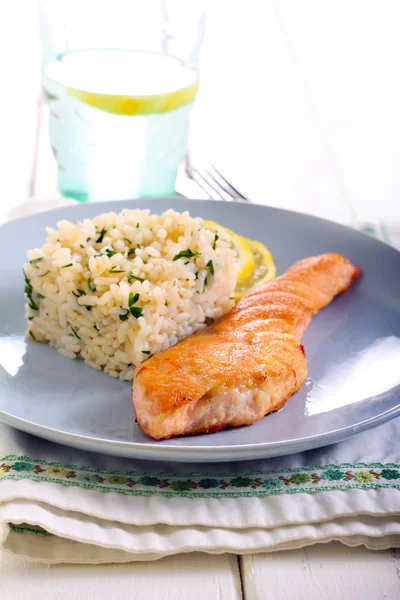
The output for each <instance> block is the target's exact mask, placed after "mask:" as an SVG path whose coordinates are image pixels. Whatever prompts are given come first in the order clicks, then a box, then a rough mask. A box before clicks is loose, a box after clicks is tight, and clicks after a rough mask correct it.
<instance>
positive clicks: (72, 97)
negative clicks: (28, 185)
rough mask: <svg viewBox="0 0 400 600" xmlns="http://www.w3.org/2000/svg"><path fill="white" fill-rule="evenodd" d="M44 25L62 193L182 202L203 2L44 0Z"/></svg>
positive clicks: (46, 74) (52, 137)
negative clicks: (180, 173) (177, 193)
mask: <svg viewBox="0 0 400 600" xmlns="http://www.w3.org/2000/svg"><path fill="white" fill-rule="evenodd" d="M55 6H56V7H57V9H56V10H55ZM40 16H41V38H42V44H43V51H44V52H43V54H44V59H43V88H44V93H45V97H46V100H47V103H48V107H49V129H50V141H51V145H52V149H53V153H54V156H55V158H56V160H57V164H58V181H59V188H60V191H61V193H62V194H63V195H64V196H68V197H71V198H75V199H76V200H79V201H81V202H86V201H99V200H100V201H101V200H110V199H129V198H135V197H145V196H171V195H173V194H174V190H175V181H176V176H177V170H178V166H179V164H180V163H181V162H182V160H183V159H184V157H185V154H186V150H187V143H188V134H189V115H190V111H191V108H192V105H193V102H194V100H195V97H196V93H197V88H198V54H199V50H200V47H201V42H202V39H203V34H204V7H203V5H202V3H201V2H197V1H196V0H190V2H187V1H186V0H147V1H146V2H144V3H143V2H136V1H135V0H114V2H113V3H108V2H107V3H104V4H103V3H99V2H92V1H91V0H85V2H79V3H78V2H74V0H69V1H66V2H64V1H63V0H47V1H45V0H42V2H41V15H40ZM128 24H129V26H128Z"/></svg>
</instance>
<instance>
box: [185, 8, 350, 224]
mask: <svg viewBox="0 0 400 600" xmlns="http://www.w3.org/2000/svg"><path fill="white" fill-rule="evenodd" d="M251 6H252V8H251V9H249V10H245V9H244V7H243V4H242V3H241V2H230V3H229V5H227V4H226V2H213V3H210V5H209V12H208V20H207V31H206V38H205V42H204V48H203V52H202V59H201V79H200V91H199V97H198V101H197V104H196V105H195V108H194V111H193V121H192V132H191V148H192V149H193V152H194V153H195V151H196V150H197V152H198V154H199V155H201V156H199V158H198V160H199V161H200V160H201V159H204V158H206V159H207V160H208V161H210V162H215V163H216V165H217V167H218V168H219V169H220V170H221V171H222V172H223V173H224V174H225V176H226V177H227V178H228V179H230V180H231V181H232V182H233V183H234V185H236V187H238V188H239V189H240V190H241V191H242V192H243V193H244V194H246V195H247V196H249V197H250V198H251V199H253V200H254V201H255V202H260V203H265V204H271V205H274V206H279V207H282V208H288V209H293V210H299V211H302V212H308V213H312V214H316V215H319V216H323V217H326V218H330V219H334V220H336V221H340V222H349V221H350V219H351V215H350V211H349V208H348V205H347V204H346V202H345V200H344V198H343V190H342V188H341V186H340V182H339V181H338V179H337V177H336V173H335V172H334V170H333V168H332V164H331V161H330V156H329V154H328V153H327V150H326V148H325V146H324V143H323V140H322V139H321V136H320V133H319V130H318V128H317V127H316V124H315V119H314V115H313V112H312V110H311V107H310V105H309V98H308V97H307V96H306V94H305V91H304V88H303V86H302V82H301V79H300V78H299V74H298V72H297V71H296V68H295V66H294V65H293V62H292V57H291V55H290V52H289V49H288V47H287V44H286V40H285V38H284V36H283V34H282V31H281V29H280V26H279V23H278V21H277V19H276V15H275V13H274V10H273V6H272V4H271V0H268V1H265V2H257V3H256V2H253V3H251ZM299 10H300V7H299ZM195 158H196V156H194V159H195Z"/></svg>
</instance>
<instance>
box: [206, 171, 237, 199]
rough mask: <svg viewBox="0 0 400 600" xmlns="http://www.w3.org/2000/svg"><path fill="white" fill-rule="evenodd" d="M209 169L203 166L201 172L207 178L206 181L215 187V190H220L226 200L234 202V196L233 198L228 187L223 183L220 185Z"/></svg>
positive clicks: (233, 195)
mask: <svg viewBox="0 0 400 600" xmlns="http://www.w3.org/2000/svg"><path fill="white" fill-rule="evenodd" d="M209 167H210V165H205V166H204V167H203V172H204V174H205V176H206V177H207V180H208V181H211V182H212V183H213V185H214V186H217V188H218V189H219V190H221V192H223V193H224V194H226V196H227V199H228V200H235V199H236V196H235V194H232V191H231V190H230V189H229V186H227V185H226V184H225V183H221V181H219V180H218V179H217V178H216V177H215V175H214V174H213V172H212V171H211V170H210V168H209Z"/></svg>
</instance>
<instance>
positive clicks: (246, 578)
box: [241, 542, 400, 600]
mask: <svg viewBox="0 0 400 600" xmlns="http://www.w3.org/2000/svg"><path fill="white" fill-rule="evenodd" d="M241 561H242V576H243V592H244V597H245V598H246V600H292V599H293V598H296V600H309V599H310V598H312V599H313V600H340V599H345V598H362V599H363V600H378V599H381V598H385V599H386V600H398V598H399V597H400V551H399V550H387V551H380V552H375V551H371V550H367V549H366V548H365V547H363V546H360V547H357V548H348V547H347V546H344V545H343V544H340V543H338V542H333V543H331V544H327V545H321V544H318V545H315V546H310V547H308V548H303V549H301V550H292V551H288V552H276V553H271V554H255V555H251V556H243V557H242V559H241Z"/></svg>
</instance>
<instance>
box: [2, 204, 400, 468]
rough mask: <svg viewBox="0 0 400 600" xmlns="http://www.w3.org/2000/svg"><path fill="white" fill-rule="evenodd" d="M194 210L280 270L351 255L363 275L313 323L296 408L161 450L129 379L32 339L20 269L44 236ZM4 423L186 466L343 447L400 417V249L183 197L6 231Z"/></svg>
mask: <svg viewBox="0 0 400 600" xmlns="http://www.w3.org/2000/svg"><path fill="white" fill-rule="evenodd" d="M170 206H172V207H173V208H174V209H176V210H179V211H182V210H190V212H191V214H192V215H194V216H202V217H204V218H206V219H212V220H214V221H217V222H219V223H222V224H224V225H226V226H227V227H229V228H231V229H233V230H234V231H237V232H239V233H241V234H243V235H245V236H247V237H251V238H254V239H258V240H261V241H262V242H265V243H266V244H267V245H268V247H269V248H270V250H271V251H272V253H273V255H274V257H275V259H276V264H277V269H278V273H283V272H284V271H285V270H286V269H287V268H288V267H289V266H290V265H291V264H293V263H294V262H296V261H297V260H299V259H300V258H303V257H306V256H311V255H313V254H320V253H324V252H328V251H334V252H340V253H342V254H344V255H346V256H347V257H348V258H350V259H351V260H352V261H353V262H354V263H355V264H358V265H360V266H361V267H362V268H363V272H364V274H363V277H362V278H361V280H360V281H359V282H358V283H357V284H356V285H355V286H353V288H352V289H351V290H350V291H349V292H347V293H346V294H343V295H342V296H340V297H338V298H337V299H336V300H335V301H334V302H333V303H332V304H331V305H330V306H329V307H328V308H326V309H325V310H324V311H322V312H321V313H320V314H319V315H318V316H317V317H315V318H314V320H313V321H312V323H311V325H310V327H309V329H308V330H307V332H306V335H305V337H304V340H303V342H304V345H305V349H306V353H307V359H308V367H309V379H308V381H307V383H306V385H304V386H303V388H302V389H301V390H300V392H298V393H297V394H296V395H295V396H293V397H292V398H291V399H290V400H289V402H288V403H287V404H286V406H285V407H284V408H283V409H282V410H280V411H279V412H277V413H274V414H271V415H269V416H267V417H265V418H264V419H262V420H261V421H259V422H258V423H255V424H254V425H252V426H251V427H241V428H238V429H233V430H227V431H223V432H220V433H215V434H212V435H199V436H194V437H182V438H176V439H172V440H168V441H164V442H154V441H153V440H151V439H150V438H148V437H146V436H145V435H144V434H143V433H142V432H141V431H140V429H139V427H138V425H137V424H136V423H135V415H134V411H133V408H132V402H131V390H130V384H129V383H123V382H120V381H116V380H115V379H112V378H110V377H108V376H107V375H104V373H99V372H97V371H94V370H92V369H91V368H90V367H87V366H85V364H84V363H83V362H82V361H71V360H68V359H66V358H63V357H62V356H61V355H60V354H59V353H58V352H56V351H55V350H52V349H51V348H49V347H47V346H45V345H39V344H36V343H35V342H30V341H26V340H25V339H24V336H23V333H24V297H23V287H24V286H23V279H22V273H21V267H22V264H23V262H24V261H25V255H26V251H27V250H28V249H29V248H33V247H37V246H39V247H40V246H42V244H43V240H44V228H45V226H47V225H50V226H52V225H55V223H56V221H58V220H59V219H60V218H67V219H70V220H72V221H75V220H80V219H83V218H85V217H94V216H95V215H96V214H98V213H100V212H103V211H109V210H117V211H118V210H121V209H122V208H125V207H129V208H134V207H149V208H151V210H152V211H153V212H156V213H157V212H162V211H164V210H165V209H166V208H168V207H170ZM0 256H1V263H0V281H1V282H2V284H1V292H0V306H1V311H0V336H1V337H0V420H2V421H4V422H5V423H6V424H8V425H11V426H13V427H16V428H18V429H21V430H23V431H27V432H29V433H33V434H36V435H38V436H41V437H44V438H47V439H50V440H53V441H56V442H59V443H62V444H67V445H70V446H76V447H78V448H82V449H85V450H95V451H98V452H106V453H110V454H115V455H121V456H128V457H137V458H148V459H153V460H157V459H158V460H176V461H204V462H205V461H224V460H247V459H252V458H260V457H268V456H278V455H282V454H290V453H293V452H298V451H301V450H307V449H310V448H316V447H319V446H324V445H326V444H332V443H333V442H337V441H339V440H343V439H345V438H347V437H349V436H351V435H353V434H355V433H358V432H360V431H363V430H365V429H368V428H370V427H375V426H377V425H380V424H381V423H383V422H385V421H387V420H389V419H392V418H394V417H395V416H397V415H398V414H400V253H399V252H397V251H396V250H394V249H393V248H391V247H389V246H387V245H386V244H383V243H381V242H378V241H376V240H374V239H372V238H370V237H368V236H366V235H363V234H361V233H358V232H356V231H353V230H352V229H348V228H346V227H342V226H340V225H336V224H334V223H331V222H328V221H324V220H321V219H317V218H314V217H310V216H306V215H302V214H297V213H294V212H288V211H283V210H279V209H275V208H267V207H264V206H255V205H252V206H249V205H247V204H228V203H223V202H213V201H193V200H190V201H189V200H182V199H179V200H178V199H173V200H170V199H162V200H140V201H131V202H112V203H111V202H110V203H103V204H91V205H90V204H84V205H76V206H73V207H71V208H63V209H60V210H57V211H52V212H48V213H43V214H40V215H36V216H33V217H29V218H26V219H21V220H18V221H14V222H12V223H9V224H7V225H4V226H2V227H1V228H0Z"/></svg>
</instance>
